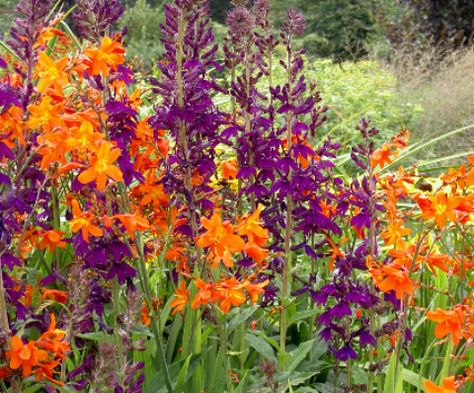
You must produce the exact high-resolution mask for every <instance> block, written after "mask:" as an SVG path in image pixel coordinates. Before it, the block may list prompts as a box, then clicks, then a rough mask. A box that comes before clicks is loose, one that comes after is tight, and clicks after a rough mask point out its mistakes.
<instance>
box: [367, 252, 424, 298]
mask: <svg viewBox="0 0 474 393" xmlns="http://www.w3.org/2000/svg"><path fill="white" fill-rule="evenodd" d="M367 266H368V267H369V273H370V274H371V276H372V278H373V279H374V282H375V285H377V287H379V289H380V290H381V291H383V292H391V291H395V296H396V298H397V299H399V300H400V299H403V297H404V296H405V295H412V294H413V292H414V290H415V286H414V284H413V282H412V280H411V278H410V274H409V270H408V269H407V267H406V266H405V265H403V264H401V263H399V262H392V263H389V264H388V265H380V266H377V265H376V264H375V263H374V262H370V258H368V261H367Z"/></svg>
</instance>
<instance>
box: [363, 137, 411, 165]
mask: <svg viewBox="0 0 474 393" xmlns="http://www.w3.org/2000/svg"><path fill="white" fill-rule="evenodd" d="M409 138H410V132H409V131H408V130H406V129H402V131H401V132H400V133H399V134H397V135H396V136H394V137H393V138H392V139H391V141H390V144H389V143H384V144H383V145H382V147H381V148H379V149H377V150H375V151H374V152H373V154H372V157H371V159H370V164H371V165H372V167H373V168H377V167H380V168H383V167H384V166H385V165H388V164H391V163H392V157H391V156H392V155H393V156H395V157H396V156H398V154H399V151H400V150H401V149H404V148H406V147H407V145H408V139H409ZM392 149H393V150H392Z"/></svg>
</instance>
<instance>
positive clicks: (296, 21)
mask: <svg viewBox="0 0 474 393" xmlns="http://www.w3.org/2000/svg"><path fill="white" fill-rule="evenodd" d="M287 17H288V19H287V20H286V21H285V22H284V23H283V26H282V30H283V31H285V32H286V33H288V34H292V35H295V36H302V35H303V34H304V30H305V28H306V21H305V18H304V15H303V14H302V13H301V12H300V11H298V10H295V9H293V8H290V9H289V10H288V13H287Z"/></svg>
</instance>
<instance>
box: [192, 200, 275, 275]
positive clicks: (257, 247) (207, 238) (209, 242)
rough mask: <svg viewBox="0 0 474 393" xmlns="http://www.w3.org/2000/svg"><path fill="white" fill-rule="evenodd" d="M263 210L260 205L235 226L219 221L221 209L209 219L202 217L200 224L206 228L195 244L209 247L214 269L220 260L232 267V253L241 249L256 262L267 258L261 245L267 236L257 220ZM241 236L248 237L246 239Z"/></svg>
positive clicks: (209, 256)
mask: <svg viewBox="0 0 474 393" xmlns="http://www.w3.org/2000/svg"><path fill="white" fill-rule="evenodd" d="M262 209H263V206H259V207H258V208H257V210H256V211H255V212H254V213H253V214H252V215H250V216H248V217H245V218H243V219H242V220H241V222H240V223H239V224H238V225H237V227H234V226H233V225H232V224H231V223H230V222H229V221H222V218H221V213H220V212H214V213H213V214H212V216H211V218H210V219H207V218H205V217H202V218H201V223H202V226H203V227H204V228H205V229H207V231H206V232H205V233H204V234H203V235H201V236H199V237H198V239H197V241H196V244H197V246H198V247H200V248H209V255H208V259H209V261H210V262H211V263H212V267H213V269H216V268H217V266H218V264H219V262H221V261H222V263H223V264H224V265H225V266H227V267H229V268H232V267H233V266H234V260H233V259H232V254H234V253H238V252H242V251H244V252H245V253H246V254H247V255H248V256H250V257H251V258H252V259H254V260H255V261H256V262H258V263H261V262H262V261H264V260H266V258H267V257H268V251H267V250H265V249H264V248H263V247H262V246H263V245H264V244H265V243H266V241H267V239H268V231H267V230H266V229H264V228H263V227H262V224H261V222H260V213H261V211H262ZM235 232H237V234H236V233H235ZM243 236H245V237H247V242H246V241H245V240H244V239H243Z"/></svg>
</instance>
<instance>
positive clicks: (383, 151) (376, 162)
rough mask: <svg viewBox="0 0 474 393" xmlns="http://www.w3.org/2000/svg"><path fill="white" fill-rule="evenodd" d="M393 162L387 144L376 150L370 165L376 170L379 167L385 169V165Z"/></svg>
mask: <svg viewBox="0 0 474 393" xmlns="http://www.w3.org/2000/svg"><path fill="white" fill-rule="evenodd" d="M391 162H392V160H391V159H390V147H389V146H388V144H386V143H384V144H383V145H382V147H381V148H380V149H377V150H375V151H374V153H373V154H372V157H371V159H370V163H371V165H372V167H374V168H376V167H378V166H380V168H383V167H384V166H385V165H387V164H390V163H391Z"/></svg>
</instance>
